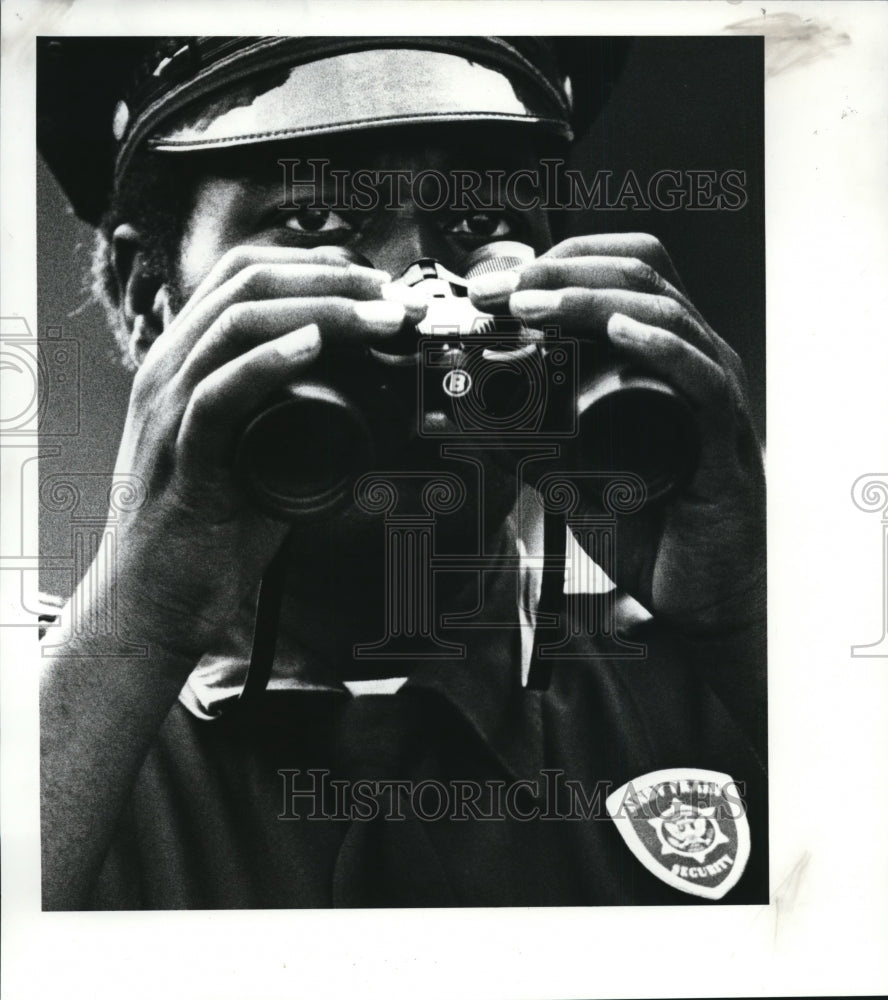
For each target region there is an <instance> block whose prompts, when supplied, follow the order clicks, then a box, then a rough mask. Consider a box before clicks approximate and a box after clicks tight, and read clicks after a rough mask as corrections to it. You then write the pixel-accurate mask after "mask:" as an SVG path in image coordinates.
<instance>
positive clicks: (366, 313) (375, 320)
mask: <svg viewBox="0 0 888 1000" xmlns="http://www.w3.org/2000/svg"><path fill="white" fill-rule="evenodd" d="M354 310H355V315H356V316H357V317H358V319H359V320H361V322H363V323H365V324H366V325H367V326H369V327H370V328H371V329H373V330H376V331H377V332H378V333H394V332H395V331H396V330H399V329H400V328H401V324H402V323H403V322H404V316H405V309H404V303H403V302H387V301H385V300H384V299H377V300H374V301H372V302H356V303H355V305H354Z"/></svg>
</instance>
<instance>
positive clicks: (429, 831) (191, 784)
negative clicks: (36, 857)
mask: <svg viewBox="0 0 888 1000" xmlns="http://www.w3.org/2000/svg"><path fill="white" fill-rule="evenodd" d="M605 599H606V598H605V596H603V595H588V594H587V595H575V596H574V597H572V598H571V599H570V602H569V603H570V605H571V607H572V609H573V612H574V615H576V613H577V609H578V608H579V606H580V604H581V602H596V601H598V602H601V601H602V600H605ZM599 610H600V609H599ZM585 611H586V620H593V619H594V616H591V617H590V616H589V614H588V612H589V605H588V604H587V606H586V608H585ZM599 620H600V617H599ZM507 634H508V635H509V636H510V638H508V639H504V638H503V635H504V633H503V632H502V631H501V630H496V629H494V630H483V629H481V630H478V631H477V632H475V633H474V635H475V637H476V638H475V641H474V643H473V644H472V645H471V646H470V654H469V656H468V657H466V658H465V659H454V660H452V661H427V662H424V663H419V664H418V665H416V667H415V669H413V670H412V671H411V672H410V676H409V678H408V680H407V681H406V683H404V684H403V685H402V686H401V687H400V688H399V689H398V690H397V692H396V693H394V694H363V695H360V696H355V695H354V694H352V693H351V692H350V691H349V690H347V689H346V688H345V687H341V688H338V689H336V688H327V689H312V688H310V687H308V686H305V685H294V686H291V687H289V688H288V687H287V686H286V685H284V686H281V685H278V686H277V687H275V686H272V689H271V690H269V692H268V693H267V694H266V697H265V700H264V702H263V703H262V705H261V706H259V708H258V709H256V710H255V711H253V712H251V713H249V714H244V713H241V712H240V711H238V710H237V708H236V706H235V705H234V702H233V701H232V700H231V699H227V698H226V697H224V696H223V697H222V698H221V701H220V704H218V705H215V706H213V711H214V712H215V713H216V714H215V716H211V717H206V718H203V717H200V715H202V714H203V715H206V714H207V713H205V712H203V713H202V712H200V711H198V710H196V709H195V708H194V705H193V702H194V696H193V694H192V696H191V699H190V702H189V699H188V698H187V697H186V698H184V699H183V701H185V702H186V703H191V704H192V710H189V709H188V708H187V707H186V705H185V704H183V703H182V702H181V701H180V703H178V704H176V706H175V707H174V708H173V710H172V711H171V712H170V714H169V717H168V718H167V720H166V722H165V724H164V725H163V727H162V729H161V731H160V733H159V735H158V738H157V740H156V743H155V744H154V746H153V747H152V748H151V750H150V753H149V754H148V757H147V759H146V761H145V763H144V766H143V767H142V770H141V773H140V774H139V777H138V781H137V783H136V785H135V788H134V789H133V793H132V797H131V800H130V802H129V805H128V807H127V809H126V811H125V814H124V815H123V817H122V819H121V822H120V826H119V830H118V833H117V836H116V838H115V840H114V842H113V845H112V847H111V850H110V852H109V854H108V856H107V860H106V863H105V865H104V868H103V870H102V872H101V877H100V879H99V881H98V884H97V887H96V892H95V897H94V905H95V907H96V908H99V909H142V908H149V909H155V908H156V909H172V908H266V907H336V906H344V907H349V906H351V907H359V906H391V907H399V906H501V905H508V906H525V905H587V904H597V905H621V904H669V903H672V904H688V903H694V902H697V903H699V902H701V901H703V902H705V900H701V898H700V897H699V896H696V895H689V894H688V893H687V892H683V891H680V890H679V889H677V888H674V887H673V886H672V885H669V884H667V883H666V882H665V881H664V880H663V879H662V878H661V877H658V875H656V874H654V873H653V872H652V871H651V870H649V868H650V867H651V866H650V865H645V864H643V863H641V861H640V860H639V858H638V857H637V856H636V855H635V853H633V851H632V850H630V848H629V846H628V845H627V842H626V841H625V840H624V839H623V837H622V835H621V833H620V832H619V830H618V828H617V824H616V823H615V822H614V821H613V820H612V819H611V818H610V817H609V815H608V813H607V811H606V810H605V807H604V800H605V799H606V797H607V796H608V795H609V794H610V793H611V792H613V791H614V790H615V789H618V788H619V787H620V786H622V785H624V784H625V783H626V782H630V781H632V780H634V779H636V778H638V777H639V776H642V775H646V774H649V773H650V772H655V771H660V770H662V769H669V768H672V769H689V768H695V769H696V768H702V769H707V770H710V771H715V772H720V773H722V774H727V775H729V776H730V777H731V778H732V779H733V780H734V781H735V782H736V783H737V788H738V789H739V790H740V791H741V792H742V801H743V805H744V807H745V812H746V817H747V819H748V823H749V830H750V840H751V854H750V858H749V862H748V864H747V865H746V868H745V871H744V872H743V875H742V876H741V877H740V879H739V882H737V884H736V885H734V886H733V888H731V889H730V891H729V892H728V893H727V894H726V895H725V897H724V902H726V903H753V902H757V903H760V902H765V901H766V900H767V893H768V887H767V794H766V784H765V769H764V763H763V762H764V749H763V745H762V744H763V739H762V736H761V734H760V733H758V734H757V733H753V732H751V731H750V729H751V727H750V725H749V724H748V723H745V724H741V718H742V715H741V713H740V712H738V711H734V710H732V708H731V706H726V705H725V704H723V702H722V700H720V698H719V697H718V696H717V695H716V694H715V692H714V691H713V689H712V687H711V686H710V684H709V683H708V681H707V678H706V666H707V662H714V660H712V658H713V657H718V656H719V655H721V654H720V652H719V645H718V644H716V643H711V644H708V645H706V644H703V646H701V647H700V648H697V649H693V650H691V651H690V652H689V647H688V646H687V644H684V645H683V644H681V643H680V642H678V641H677V640H675V639H673V638H670V637H668V636H666V635H664V634H663V633H662V631H661V630H658V629H657V628H656V626H655V624H654V623H653V621H651V620H650V619H647V620H639V621H636V622H635V624H634V625H633V626H631V628H630V630H629V632H628V633H627V634H624V636H623V639H624V641H625V640H627V639H631V640H634V641H640V642H644V643H645V644H646V646H647V654H646V656H645V657H644V658H641V659H633V658H621V657H620V655H619V654H620V653H621V652H623V651H624V650H623V648H622V647H620V646H619V645H618V644H617V643H616V642H615V640H614V639H613V638H610V639H609V638H606V637H603V636H595V635H591V634H586V635H582V634H581V635H579V636H574V637H573V638H572V639H570V641H569V646H568V647H567V651H568V652H570V653H572V654H573V655H574V656H575V657H576V658H573V659H564V660H561V661H560V662H558V663H557V664H556V665H555V668H554V670H553V674H552V680H551V683H550V684H549V686H548V689H547V690H545V691H535V690H529V689H527V688H526V687H524V686H523V685H522V682H521V671H520V670H519V669H517V664H518V663H519V662H520V660H521V652H520V649H519V639H518V633H517V632H516V631H515V630H512V631H511V632H510V633H507ZM750 655H757V654H755V653H754V651H752V650H751V651H750ZM738 669H743V665H742V664H740V665H739V666H738ZM760 728H762V729H763V725H762V726H761V727H760ZM337 782H338V783H339V784H337ZM667 850H668V848H667V847H666V846H665V842H664V847H663V851H664V853H665V852H666V851H667ZM675 860H678V861H681V860H682V858H681V857H677V858H676V859H675ZM688 864H690V862H688ZM667 867H668V865H667ZM653 868H654V869H656V868H657V865H656V864H654V865H653ZM686 871H687V869H686ZM692 874H693V873H692Z"/></svg>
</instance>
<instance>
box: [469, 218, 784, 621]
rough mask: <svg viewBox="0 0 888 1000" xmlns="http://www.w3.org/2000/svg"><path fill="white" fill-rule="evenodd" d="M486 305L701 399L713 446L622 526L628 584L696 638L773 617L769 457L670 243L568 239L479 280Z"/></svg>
mask: <svg viewBox="0 0 888 1000" xmlns="http://www.w3.org/2000/svg"><path fill="white" fill-rule="evenodd" d="M469 290H470V295H471V297H472V299H473V301H474V302H475V304H476V305H478V306H479V307H480V308H483V309H486V310H488V311H491V312H495V311H496V310H497V309H498V308H499V309H505V308H508V309H509V311H510V312H511V313H512V314H513V315H515V316H517V317H519V318H521V319H523V320H525V321H526V322H527V323H528V325H529V326H542V325H547V326H557V327H559V328H560V329H561V330H562V332H563V333H565V334H567V335H569V336H573V337H577V338H579V339H599V340H604V339H605V338H607V339H608V340H609V341H610V342H611V344H612V345H613V346H614V347H615V348H616V350H617V351H618V352H619V353H621V354H622V355H624V356H625V358H626V360H627V361H632V362H634V363H637V364H638V365H639V367H643V368H645V369H647V370H648V371H650V372H651V373H652V374H653V375H657V376H659V377H660V378H661V379H663V380H664V381H665V382H667V383H669V384H670V385H671V386H673V387H674V388H675V389H676V390H678V391H679V392H680V393H682V394H683V395H684V396H685V398H686V399H688V400H689V402H690V403H691V405H692V407H693V408H694V411H695V413H696V418H697V426H698V429H699V434H700V440H701V454H700V462H699V465H698V468H697V471H696V474H695V475H694V477H693V479H692V480H691V482H690V483H688V485H687V487H686V488H685V489H684V490H682V491H681V492H680V493H679V494H677V495H675V496H673V497H671V498H669V500H668V501H666V502H665V503H663V504H656V503H652V504H651V505H649V508H645V509H643V510H642V511H641V512H640V513H638V514H634V515H628V516H626V517H625V518H623V519H622V521H621V522H620V525H619V527H618V534H617V583H618V584H619V585H620V586H622V587H624V588H625V589H626V590H627V591H628V592H629V593H631V594H632V595H633V596H635V597H636V598H637V599H638V600H639V601H641V603H642V604H644V605H645V607H647V608H648V610H650V611H651V613H652V614H654V615H655V616H656V617H658V618H659V619H660V620H662V621H668V622H669V623H670V624H672V625H673V626H674V627H675V628H677V629H679V630H680V631H682V632H685V633H688V634H719V633H723V632H727V631H731V630H733V629H735V628H737V627H739V626H743V625H745V624H748V623H749V622H751V621H752V620H754V619H756V618H760V617H761V616H762V615H763V614H764V605H763V599H764V583H763V581H764V565H765V506H764V504H765V500H764V473H763V468H762V460H761V453H760V449H759V447H758V443H757V440H756V435H755V431H754V429H753V426H752V421H751V418H750V413H749V403H748V399H747V392H746V386H745V375H744V372H743V368H742V365H741V362H740V359H739V358H738V356H737V354H736V353H735V352H734V351H733V350H732V349H731V348H730V347H729V346H728V345H727V344H726V343H725V342H724V341H723V340H722V339H721V338H720V337H718V335H717V334H716V333H715V332H714V331H713V330H712V329H711V328H710V327H709V325H708V324H707V323H706V321H705V320H704V319H703V317H702V316H701V315H700V314H699V312H697V310H696V309H695V308H694V306H693V305H692V304H691V303H690V302H689V301H688V299H687V298H686V297H685V295H684V293H683V291H682V289H681V283H680V280H679V278H678V276H677V274H676V273H675V270H674V268H673V266H672V262H671V261H670V260H669V257H668V255H667V254H666V252H665V250H664V249H663V247H662V246H661V245H660V243H659V242H658V241H657V240H655V239H654V238H653V237H651V236H646V235H640V234H627V235H611V236H589V237H577V238H573V239H569V240H565V241H564V242H563V243H560V244H558V245H557V246H555V247H554V248H552V249H551V250H550V251H548V252H547V253H546V254H544V255H543V256H542V257H540V258H538V259H537V260H536V261H533V262H532V263H529V264H526V265H524V266H523V267H521V268H520V269H518V271H517V274H516V275H512V276H511V279H510V278H509V277H506V276H503V275H491V276H487V277H485V278H481V279H476V281H475V282H473V283H472V284H470V289H469Z"/></svg>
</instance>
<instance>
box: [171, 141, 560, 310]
mask: <svg viewBox="0 0 888 1000" xmlns="http://www.w3.org/2000/svg"><path fill="white" fill-rule="evenodd" d="M281 160H283V161H286V162H285V163H284V164H282V163H281V162H280V161H281ZM208 167H209V169H208V170H207V172H206V173H205V174H204V175H203V177H202V179H201V180H200V181H199V182H198V185H197V190H196V195H195V201H194V206H193V211H192V214H191V217H190V220H189V223H188V225H187V227H186V230H185V235H184V238H183V242H182V247H181V256H180V260H179V275H178V277H179V281H180V285H181V292H182V293H183V297H184V298H187V297H188V295H189V294H190V293H191V292H193V291H194V289H195V288H196V287H197V285H198V284H199V283H200V281H201V279H202V278H203V277H205V275H206V274H207V273H208V272H209V270H210V269H211V268H212V266H213V264H214V263H215V262H216V261H217V260H218V259H219V258H220V257H221V256H222V255H223V254H224V253H225V252H226V251H227V250H229V249H230V248H231V247H234V246H239V245H255V246H292V247H302V248H311V247H318V246H329V245H331V244H332V245H337V246H342V247H346V248H348V249H350V250H353V251H356V252H357V253H359V254H361V255H363V256H364V257H365V258H367V259H368V260H369V261H370V262H371V264H372V265H373V266H374V267H377V268H379V269H381V270H385V271H389V272H390V273H391V274H392V276H393V277H397V275H398V274H400V273H401V272H402V271H403V270H404V269H405V268H406V267H407V266H408V265H409V264H411V263H412V262H413V261H415V260H416V259H418V258H420V257H433V258H435V259H437V260H439V261H440V262H441V263H442V264H444V266H445V267H447V268H449V269H450V270H452V271H455V272H456V273H461V271H462V268H463V265H464V263H465V260H466V258H467V257H468V255H469V254H470V253H471V252H472V250H474V249H475V248H477V247H479V246H482V245H484V244H485V243H490V242H492V241H494V240H503V239H509V240H519V241H521V242H525V243H529V244H530V245H531V246H533V247H534V249H535V250H536V251H537V253H542V252H543V251H544V250H546V249H548V247H549V246H550V244H551V236H550V232H549V226H548V221H547V218H546V214H545V212H544V211H542V210H541V209H538V208H537V209H526V208H522V207H521V206H520V205H518V204H513V205H508V204H505V202H506V201H507V200H508V188H507V184H506V183H505V181H506V179H507V178H509V177H513V176H514V175H515V174H516V173H517V172H518V171H520V170H527V171H531V172H532V173H534V174H536V175H538V159H537V157H536V154H535V152H534V149H533V147H532V145H531V142H530V139H529V138H528V137H527V136H526V134H525V133H524V131H523V130H521V129H513V130H511V131H510V130H508V128H502V129H496V128H491V127H487V128H484V129H483V130H482V129H479V128H478V127H477V126H475V125H462V126H459V125H457V126H452V125H450V126H432V127H427V126H426V127H422V128H420V127H406V128H397V129H385V130H383V129H380V130H368V131H365V132H357V133H353V134H349V135H346V136H331V137H328V138H327V139H324V140H317V139H316V140H313V141H312V142H311V143H305V142H303V143H298V142H297V143H293V144H289V143H287V144H284V143H271V144H265V145H261V146H254V147H244V148H241V149H239V150H232V151H230V152H228V153H225V154H223V155H222V156H220V157H213V158H212V159H210V158H208ZM396 172H397V173H398V174H399V175H400V176H396ZM434 174H437V175H438V177H439V178H444V185H445V189H444V194H443V195H442V186H441V182H440V180H438V179H436V177H435V176H434ZM374 175H375V179H376V180H377V181H378V184H376V185H374V184H373V180H374ZM473 175H475V176H477V177H478V178H479V180H478V183H477V184H475V183H474V182H473V181H472V179H471V178H472V176H473ZM294 182H295V183H294ZM515 191H516V192H517V195H518V198H517V199H514V200H516V201H519V202H521V203H523V204H527V203H528V202H530V201H531V200H532V194H533V190H532V181H531V180H530V179H529V177H528V176H525V177H524V178H522V180H521V183H520V184H518V185H517V187H516V188H515ZM297 201H298V202H300V203H303V204H304V203H308V204H309V205H316V204H317V205H324V206H327V207H326V208H320V207H318V208H314V207H308V208H306V207H302V208H300V209H297V208H295V207H294V205H295V203H296V202H297ZM442 202H443V203H442ZM489 205H493V207H492V208H488V206H489ZM479 206H480V207H479Z"/></svg>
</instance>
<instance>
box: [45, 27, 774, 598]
mask: <svg viewBox="0 0 888 1000" xmlns="http://www.w3.org/2000/svg"><path fill="white" fill-rule="evenodd" d="M763 95H764V66H763V40H762V39H761V38H721V37H693V38H671V37H670V38H650V37H649V38H640V39H636V40H634V41H633V44H632V46H631V48H630V51H629V55H628V59H627V62H626V65H625V68H624V70H623V73H622V75H621V77H620V79H619V80H618V81H617V83H616V85H615V87H614V90H613V93H612V95H611V98H610V101H609V102H608V105H607V107H606V108H605V110H604V112H603V113H602V114H601V116H600V117H599V119H598V120H597V122H596V123H595V124H594V125H593V126H592V128H591V129H590V130H589V132H588V134H587V135H586V136H585V137H584V138H583V139H582V140H581V141H580V142H579V143H578V144H577V146H576V147H575V149H574V151H573V154H572V160H571V164H570V165H571V166H575V167H577V168H578V169H580V170H582V172H583V173H584V175H586V176H587V177H589V178H590V179H591V176H592V174H593V173H594V172H595V171H596V170H611V171H613V174H614V179H615V180H616V181H617V182H618V183H619V181H621V180H622V178H623V177H624V176H625V173H626V171H627V170H629V169H632V170H633V171H634V172H635V174H636V175H637V177H638V179H639V180H640V181H641V183H642V187H643V188H644V187H645V186H646V182H647V179H648V178H649V177H650V176H651V175H652V174H654V173H655V172H656V171H658V170H667V169H668V170H675V171H679V172H683V171H687V170H714V171H716V172H717V173H718V174H721V173H722V172H723V171H725V170H737V171H745V174H746V184H745V191H746V195H747V202H746V205H745V207H743V208H742V209H740V210H739V211H726V210H709V211H701V210H696V211H695V210H687V209H679V210H676V211H663V210H659V209H657V208H651V209H649V210H641V209H636V210H598V211H591V212H569V213H566V214H565V218H564V225H565V227H566V229H567V230H568V231H569V232H570V233H577V234H579V233H583V232H586V233H588V232H639V231H641V232H649V233H652V234H653V235H655V236H657V237H658V238H659V239H660V240H661V242H662V243H663V244H664V246H665V247H666V249H667V250H668V251H669V254H670V256H671V257H672V260H673V262H674V264H675V266H676V268H677V270H678V273H679V274H680V275H681V277H682V280H683V282H684V284H685V287H686V289H687V291H688V294H689V296H690V298H691V300H692V301H693V302H694V303H695V304H696V306H697V307H698V308H699V310H700V311H701V312H702V313H703V315H704V316H705V317H706V318H707V320H708V321H709V323H710V324H711V325H712V326H713V327H714V329H715V330H716V331H717V332H718V333H719V334H720V335H721V336H722V337H724V339H725V340H727V341H728V343H730V344H731V345H732V346H733V347H734V348H735V350H737V351H738V352H739V354H740V355H741V357H742V358H743V360H744V362H745V363H746V367H747V372H748V374H749V381H750V393H751V397H752V405H753V409H754V415H755V419H756V422H757V424H758V427H759V429H760V431H761V432H762V434H764V423H765V242H764V240H765V229H764V222H765V220H764V100H763ZM37 199H38V206H37V209H38V210H37V240H38V244H37V245H38V262H37V282H38V284H37V288H38V325H39V331H40V336H41V337H43V338H46V337H47V336H51V337H60V338H64V339H67V340H69V341H71V340H73V341H74V342H75V344H74V345H73V346H74V348H75V349H74V350H73V351H68V352H67V355H66V356H67V357H69V358H71V359H72V361H70V362H67V363H69V364H73V363H74V360H73V359H75V358H76V357H77V356H79V365H78V366H77V367H78V368H79V370H76V371H72V375H73V376H74V380H73V383H72V382H70V381H69V383H68V385H69V387H71V388H73V387H76V388H77V389H78V390H79V392H78V396H79V399H72V392H71V389H69V391H68V394H67V395H66V396H65V397H64V398H63V397H62V396H60V395H56V396H54V395H53V393H54V391H55V390H52V389H51V390H50V394H49V398H48V400H47V411H46V418H45V419H44V420H43V421H42V423H41V428H42V431H43V442H44V444H47V445H51V446H53V447H54V448H57V449H58V451H59V454H58V455H49V456H47V457H42V458H41V464H40V476H41V484H42V486H44V487H46V489H44V490H43V495H44V498H47V497H49V498H50V502H48V503H47V502H44V503H43V505H42V508H41V551H42V553H43V554H44V555H45V556H67V555H70V554H71V522H72V519H73V518H74V517H75V516H76V517H78V518H83V517H90V516H95V517H97V518H101V516H102V514H103V506H104V503H105V502H106V500H107V483H108V480H109V479H110V475H111V472H112V470H113V468H114V460H115V454H116V450H117V444H118V440H119V436H120V432H121V429H122V426H123V419H124V415H125V412H126V404H127V397H128V394H129V387H130V383H131V379H132V375H131V373H129V372H128V371H126V370H125V369H124V368H123V366H122V364H121V363H120V361H119V356H118V350H117V347H116V344H115V342H114V340H113V337H112V335H111V334H110V332H108V330H107V327H106V324H105V320H104V314H103V312H102V310H101V308H100V307H99V306H98V305H97V304H96V303H94V302H93V301H91V297H90V293H89V264H90V250H91V246H92V231H91V229H90V228H89V227H88V226H86V225H85V224H83V223H81V222H80V221H79V220H78V219H77V218H76V217H75V216H74V215H73V213H72V212H71V210H70V209H69V208H68V206H67V203H66V202H65V199H64V197H63V195H62V194H61V192H60V190H59V188H58V186H57V185H56V183H55V180H54V179H53V177H52V175H51V174H50V173H49V171H48V170H47V169H46V167H45V166H44V164H43V162H42V161H41V160H40V159H39V158H38V168H37ZM47 432H48V433H47ZM52 477H56V478H52ZM61 478H64V479H72V480H75V481H77V482H78V483H79V484H80V487H81V489H82V494H83V496H82V501H81V503H80V504H79V505H78V508H77V509H76V510H75V511H69V510H53V509H52V508H53V507H54V506H56V505H55V504H53V502H52V501H51V493H52V487H53V485H54V484H55V483H56V482H58V481H59V479H61ZM84 484H86V485H87V486H88V489H87V488H84ZM58 506H62V507H64V506H65V505H64V504H60V505H58ZM73 583H74V581H73V580H72V579H71V578H70V573H68V571H51V570H50V571H45V572H44V573H43V575H42V576H41V587H42V588H43V589H44V590H47V591H49V592H51V593H56V594H60V595H64V594H66V593H67V591H69V590H70V589H71V588H72V586H73Z"/></svg>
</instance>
